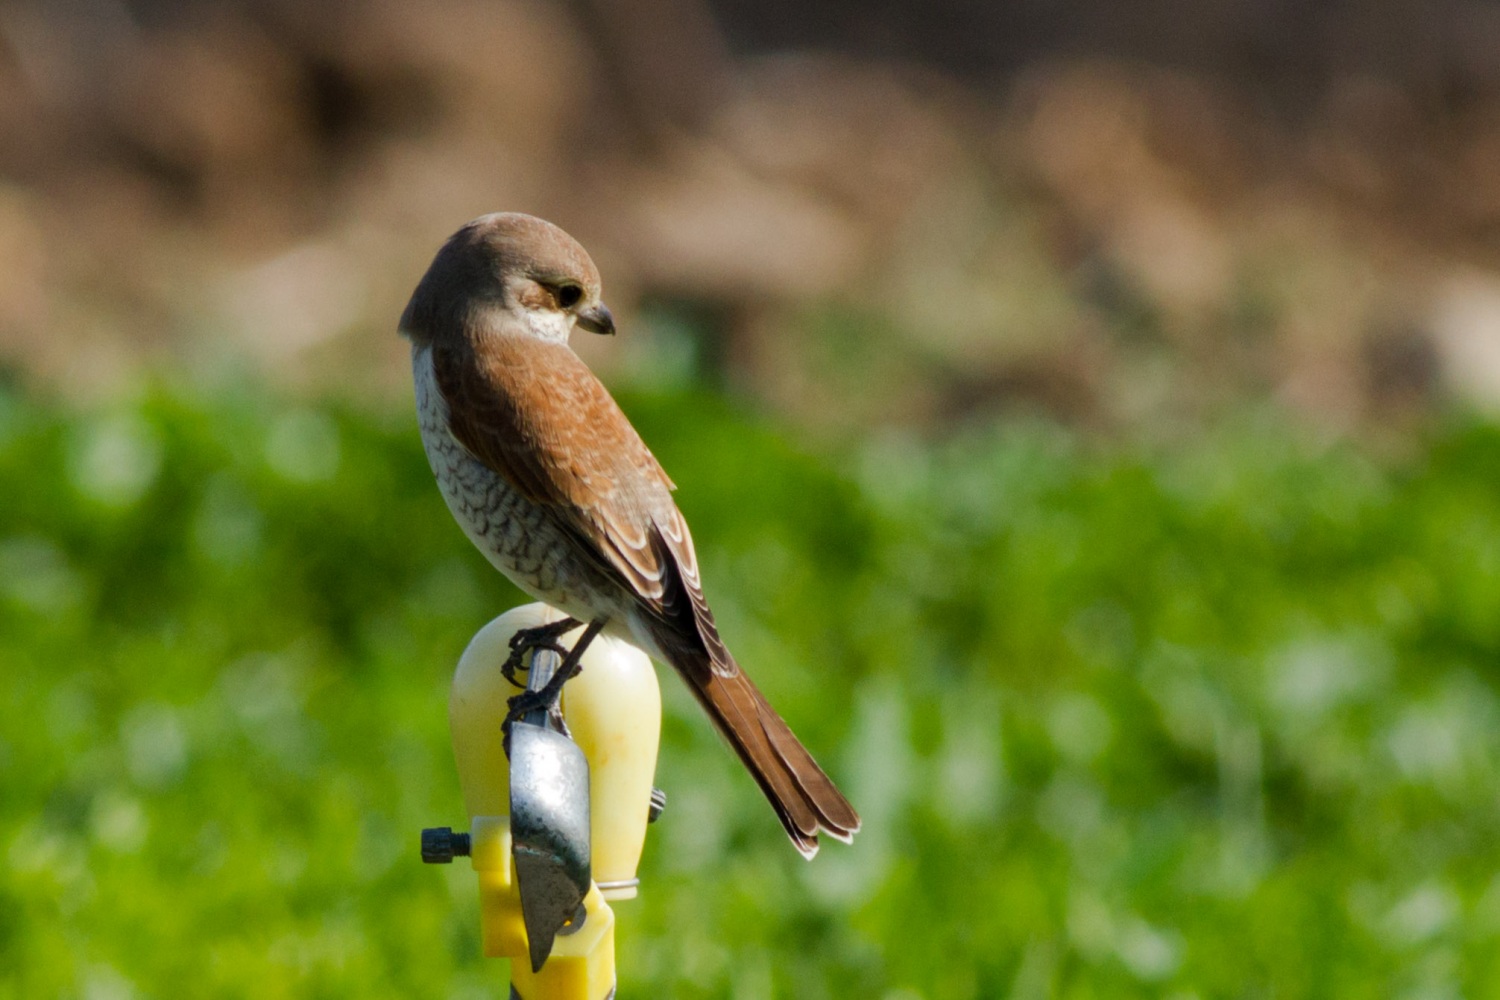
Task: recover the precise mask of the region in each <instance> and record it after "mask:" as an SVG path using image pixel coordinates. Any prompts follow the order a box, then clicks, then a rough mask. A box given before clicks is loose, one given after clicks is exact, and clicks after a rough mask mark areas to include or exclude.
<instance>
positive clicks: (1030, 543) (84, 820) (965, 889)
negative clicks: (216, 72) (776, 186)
mask: <svg viewBox="0 0 1500 1000" xmlns="http://www.w3.org/2000/svg"><path fill="white" fill-rule="evenodd" d="M629 403H630V405H628V406H627V409H628V410H629V411H630V412H631V413H632V415H633V416H634V417H635V419H636V420H637V422H638V424H639V426H640V427H641V428H642V430H643V432H644V434H645V436H646V437H647V439H648V440H649V441H651V442H652V443H653V445H654V446H655V447H656V450H657V452H658V454H659V456H660V457H661V458H662V460H663V462H664V464H665V465H666V466H667V468H668V469H669V470H670V471H671V472H672V474H673V475H674V476H675V477H676V479H677V481H678V483H679V484H680V485H681V487H682V491H681V503H682V505H683V507H684V510H685V511H686V512H687V515H688V518H689V520H690V521H691V522H692V524H693V525H694V528H695V532H696V534H697V537H698V540H699V548H700V551H701V552H702V555H703V559H704V562H705V572H706V576H707V581H708V586H709V596H710V598H711V599H712V600H713V602H714V604H715V607H716V609H717V610H718V613H719V616H720V618H721V623H722V625H723V628H724V632H725V634H726V636H727V637H728V638H729V640H730V641H731V643H732V644H733V645H734V647H735V648H736V650H737V654H738V656H739V658H740V660H741V661H742V662H743V663H745V664H747V665H748V667H749V669H750V670H751V671H752V672H753V673H754V675H755V676H756V678H757V679H758V680H759V681H760V682H761V684H762V686H763V687H764V688H765V689H766V691H767V693H768V694H769V696H770V697H771V698H772V700H773V701H774V702H775V703H776V704H777V705H778V706H780V707H781V709H782V711H783V713H784V714H785V715H786V716H787V717H788V719H789V720H790V721H791V722H792V724H793V726H794V728H796V729H797V730H798V732H799V733H800V734H801V735H802V736H803V738H804V739H805V740H806V742H807V743H808V744H809V745H810V746H811V747H813V748H814V750H815V752H818V753H819V755H820V756H821V757H822V758H823V759H824V761H825V762H826V764H827V765H828V767H829V769H830V770H831V771H832V772H833V773H834V774H835V775H836V776H838V777H839V778H840V780H841V782H842V783H843V784H844V785H845V786H846V788H847V790H848V791H849V793H850V796H851V798H852V799H853V800H854V801H855V803H856V804H857V805H858V806H859V807H860V809H861V811H862V813H863V815H864V817H865V829H864V832H862V833H861V835H860V836H859V838H857V840H856V843H855V845H854V846H853V847H852V848H846V847H843V846H841V845H837V844H834V845H829V846H828V847H827V848H826V849H825V850H824V852H823V854H822V855H821V856H820V857H819V858H817V859H816V861H814V862H813V863H812V864H806V863H804V862H803V861H802V860H801V859H800V858H798V857H797V856H796V855H795V853H794V852H793V851H792V850H791V848H790V847H789V846H788V845H787V844H786V843H785V841H784V838H783V837H782V835H781V833H780V831H779V828H778V827H777V825H776V823H775V821H774V820H773V818H772V816H771V813H770V811H769V810H768V809H767V808H766V807H765V806H764V804H763V803H762V801H761V800H760V798H759V796H758V794H757V792H756V791H755V789H754V787H753V785H752V784H751V782H750V781H749V780H747V779H746V778H745V777H744V776H743V775H742V774H740V773H738V769H737V767H736V765H735V764H734V762H733V761H732V760H731V759H730V758H729V755H728V754H727V753H725V752H724V751H723V750H722V749H721V748H720V747H719V745H718V741H717V739H716V738H715V737H714V736H713V735H712V733H711V732H710V730H709V729H708V727H707V725H706V723H705V722H704V721H703V720H702V719H701V718H700V716H699V714H698V712H697V711H696V709H695V708H694V707H693V706H692V705H691V704H690V700H689V699H688V698H687V697H686V696H685V694H684V692H683V691H682V690H681V687H680V685H678V684H676V683H675V681H672V680H670V679H668V680H667V681H666V683H664V685H663V688H664V692H665V693H666V695H667V704H668V719H667V724H666V730H665V734H664V746H663V759H662V763H661V767H660V773H659V783H660V784H661V785H662V786H663V787H665V788H666V789H667V790H668V792H669V794H670V796H671V804H670V806H669V808H668V811H667V814H666V816H665V817H664V819H663V821H662V823H660V824H658V825H657V826H656V827H654V828H653V832H652V835H651V838H650V841H649V843H648V846H647V856H646V861H645V865H644V870H643V872H642V875H643V878H644V889H643V892H642V896H641V898H640V899H639V900H637V901H635V902H629V903H623V904H620V905H619V906H618V907H617V908H616V910H617V913H618V915H619V917H620V922H621V923H620V940H619V950H620V971H621V977H622V981H621V989H620V995H621V996H622V997H644V996H673V997H689V998H691V997H718V996H725V997H734V998H737V1000H738V998H752V997H762V996H770V995H776V996H784V997H798V998H819V997H861V998H865V997H877V998H887V1000H910V998H918V997H922V998H932V1000H938V998H969V997H974V998H981V997H982V998H988V997H999V996H1016V997H1050V996H1059V997H1068V998H1086V997H1104V996H1109V997H1116V996H1119V997H1135V996H1139V997H1156V996H1163V995H1176V996H1181V997H1187V996H1193V995H1196V996H1201V997H1218V996H1235V997H1240V996H1276V997H1278V998H1283V1000H1286V998H1298V997H1309V998H1310V997H1323V996H1341V997H1343V996H1369V997H1390V996H1398V995H1401V996H1419V995H1420V996H1450V995H1452V996H1457V995H1484V994H1489V993H1493V992H1496V991H1497V990H1500V961H1497V959H1496V958H1495V956H1496V955H1500V948H1497V944H1500V875H1497V872H1500V846H1497V845H1500V797H1497V795H1496V788H1497V787H1500V784H1497V779H1500V701H1497V690H1496V688H1497V671H1496V664H1497V662H1500V614H1497V612H1496V609H1497V608H1500V493H1497V490H1496V486H1495V484H1496V483H1497V482H1500V431H1497V430H1496V429H1494V428H1487V427H1471V428H1455V429H1451V430H1449V431H1446V432H1444V433H1443V434H1441V435H1439V436H1437V437H1436V438H1435V439H1434V440H1432V441H1430V442H1428V443H1427V445H1426V446H1424V448H1423V450H1422V452H1421V454H1420V455H1419V457H1417V458H1414V459H1409V460H1405V461H1401V462H1390V461H1386V462H1377V461H1373V460H1371V459H1370V458H1369V457H1368V456H1366V455H1364V454H1362V453H1361V452H1359V451H1358V450H1356V449H1353V448H1351V447H1333V448H1329V447H1323V446H1318V445H1315V444H1314V443H1312V442H1310V441H1309V440H1307V439H1305V438H1303V437H1302V436H1300V435H1299V434H1298V433H1296V432H1295V431H1293V430H1291V429H1288V428H1287V427H1285V426H1283V425H1280V424H1278V423H1277V422H1276V421H1274V420H1270V419H1266V418H1263V417H1260V416H1257V415H1250V416H1247V417H1245V418H1244V419H1243V420H1241V421H1240V422H1238V423H1232V424H1226V425H1224V426H1222V427H1220V428H1219V429H1217V430H1216V431H1215V432H1213V433H1212V434H1210V435H1208V436H1207V437H1206V438H1204V439H1201V440H1195V441H1192V442H1189V443H1186V444H1180V445H1178V446H1176V447H1174V448H1172V449H1161V448H1151V447H1146V446H1133V445H1116V446H1114V447H1111V448H1109V449H1102V448H1100V447H1099V446H1096V445H1090V444H1087V443H1085V442H1083V441H1081V440H1080V439H1078V438H1075V437H1073V436H1070V435H1069V434H1067V433H1065V432H1062V431H1059V430H1057V429H1055V428H1051V427H1047V426H1042V425H1032V424H1007V425H1002V426H999V427H994V428H990V429H984V430H974V431H970V432H966V433H963V434H960V435H958V436H956V437H955V438H952V439H950V440H947V441H945V442H942V443H938V444H933V443H929V442H923V441H919V440H917V439H915V438H903V437H901V436H889V437H884V438H881V439H879V440H877V441H874V442H872V443H870V444H868V445H867V446H865V447H863V448H861V449H857V450H849V451H846V452H843V453H840V454H836V455H834V456H831V457H830V456H826V455H825V456H810V455H807V454H802V453H799V452H798V451H796V450H795V449H794V448H792V447H791V446H790V445H789V444H788V443H787V439H786V437H785V436H783V435H780V434H778V433H776V432H774V431H771V430H768V429H766V428H764V427H759V426H755V425H753V424H751V423H749V422H747V421H746V420H745V419H744V417H743V416H741V415H738V414H736V413H733V412H731V411H729V410H727V409H726V408H725V407H724V405H723V404H722V402H719V401H717V400H715V399H713V398H703V397H690V396H671V397H658V398H642V399H636V400H632V401H629ZM0 497H3V499H0V665H3V669H4V681H3V683H0V776H3V781H0V998H12V997H14V998H21V997H25V998H33V997H52V996H85V997H89V998H128V997H132V996H212V997H235V996H244V997H255V998H266V997H281V996H296V997H304V996H305V997H322V996H329V997H332V996H359V997H375V996H464V997H469V996H475V997H477V996H485V995H502V996H503V995H504V989H503V983H504V972H503V966H502V965H501V964H500V963H494V962H487V961H485V960H483V959H481V958H480V957H479V956H478V940H477V907H476V902H475V887H474V881H473V877H472V875H471V874H470V873H469V871H468V870H467V866H466V865H463V864H462V863H460V864H458V865H454V866H452V867H451V868H447V869H436V868H428V867H424V866H422V865H421V864H419V863H418V861H417V856H416V835H417V831H418V830H419V829H420V828H421V827H423V826H428V825H439V824H445V823H447V824H452V825H462V823H463V817H462V816H461V806H460V802H459V797H458V791H457V781H456V778H455V776H454V774H453V767H452V763H451V759H450V757H449V751H448V747H447V732H446V712H445V702H446V689H447V679H448V676H449V673H450V671H451V668H452V665H453V663H454V662H455V660H456V658H457V655H458V653H459V651H460V650H461V649H462V647H463V645H464V644H465V642H466V641H467V640H468V638H469V636H470V634H471V633H472V632H473V631H474V630H475V629H477V628H478V627H479V626H480V625H481V624H483V623H484V622H485V621H486V620H488V619H489V618H490V617H491V616H493V615H494V614H496V613H498V612H499V611H501V610H503V609H504V608H506V607H508V606H511V605H513V604H516V603H519V602H520V601H521V600H522V598H521V596H520V595H519V594H517V593H516V592H515V591H513V590H512V589H511V588H510V587H509V585H508V584H506V583H505V582H504V581H503V580H501V579H500V578H499V577H498V576H497V575H496V574H495V573H493V572H492V571H490V570H489V568H488V566H487V565H486V564H485V563H484V562H483V561H482V560H481V559H480V557H479V556H478V555H477V554H476V553H474V552H473V551H472V550H470V548H469V547H468V545H467V543H466V542H465V541H464V539H463V538H462V536H461V535H460V534H459V532H458V530H457V529H456V527H454V525H453V524H452V522H451V520H450V519H449V517H448V515H447V512H446V511H445V510H444V508H443V506H442V503H441V501H440V499H439V498H438V495H437V492H436V490H435V488H434V487H433V485H432V481H431V477H430V475H429V473H428V471H427V469H426V467H425V464H424V461H423V458H422V456H421V452H420V448H419V446H418V443H417V437H416V432H415V428H414V426H413V421H412V420H411V419H410V418H409V417H408V416H407V415H406V414H404V413H401V414H395V415H386V416H371V415H369V414H361V413H356V412H352V411H347V410H341V409H338V408H309V407H306V406H302V405H296V404H292V403H289V402H287V401H284V400H279V399H275V398H272V397H270V396H268V395H265V394H263V393H257V392H250V391H246V392H244V393H243V394H241V395H237V396H236V395H233V394H231V395H229V396H221V397H219V398H215V399H200V398H193V397H192V396H190V395H186V394H181V393H171V392H158V393H156V394H153V395H150V396H149V397H147V398H145V399H144V400H142V401H141V402H139V403H138V404H135V405H131V406H125V407H121V408H118V409H115V410H113V411H110V412H104V413H90V414H81V413H75V412H72V411H69V410H67V409H65V408H62V407H58V406H56V405H52V404H48V403H45V402H40V401H36V400H30V399H26V398H23V397H19V396H16V395H9V396H5V395H0Z"/></svg>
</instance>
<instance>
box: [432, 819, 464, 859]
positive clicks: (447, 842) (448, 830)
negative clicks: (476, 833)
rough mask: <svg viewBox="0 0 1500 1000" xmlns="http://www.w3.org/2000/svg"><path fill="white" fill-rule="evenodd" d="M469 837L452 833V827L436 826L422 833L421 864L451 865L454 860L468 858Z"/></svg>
mask: <svg viewBox="0 0 1500 1000" xmlns="http://www.w3.org/2000/svg"><path fill="white" fill-rule="evenodd" d="M469 847H470V841H469V835H468V834H467V833H454V832H453V828H452V827H448V826H437V827H430V828H428V829H426V830H423V831H422V863H423V864H427V865H447V864H452V863H453V859H454V858H466V857H468V856H469Z"/></svg>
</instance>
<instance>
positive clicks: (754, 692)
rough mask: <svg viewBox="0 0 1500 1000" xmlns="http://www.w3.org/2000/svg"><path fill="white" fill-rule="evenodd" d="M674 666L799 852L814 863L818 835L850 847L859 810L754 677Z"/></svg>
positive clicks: (696, 666)
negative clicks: (774, 706) (754, 782)
mask: <svg viewBox="0 0 1500 1000" xmlns="http://www.w3.org/2000/svg"><path fill="white" fill-rule="evenodd" d="M730 662H731V664H732V663H733V661H730ZM674 666H678V672H679V673H681V674H682V675H683V677H684V678H685V679H686V680H687V682H688V686H689V687H690V688H692V690H693V694H695V695H696V696H697V698H698V701H699V702H700V703H701V704H702V705H703V707H704V708H705V709H707V710H708V714H709V716H710V717H711V718H712V719H713V721H714V725H715V727H716V728H717V729H718V730H719V732H720V733H721V734H722V735H723V736H724V738H725V739H726V740H727V741H728V742H729V745H730V746H731V747H732V748H733V749H734V752H735V753H736V754H737V755H738V756H739V758H740V760H741V761H742V762H744V765H745V767H746V769H747V770H749V772H750V774H751V775H752V776H753V777H754V778H755V781H756V784H758V785H760V790H761V791H762V792H764V793H765V796H766V798H767V799H769V800H770V803H771V807H772V808H773V809H775V810H776V815H777V816H778V817H780V819H781V825H782V826H784V827H786V832H787V835H788V836H789V837H791V838H792V843H793V844H795V845H796V847H797V850H799V851H801V852H802V854H803V855H805V856H806V857H809V858H810V857H812V856H813V855H814V854H816V853H817V852H818V832H819V830H822V831H825V832H826V833H828V835H829V836H831V837H835V838H837V839H838V840H842V841H845V842H846V843H847V842H848V841H849V840H850V838H852V837H853V836H854V834H855V833H857V832H858V831H859V816H858V815H857V814H856V813H855V811H854V807H853V806H851V805H850V804H849V800H848V799H846V798H844V796H843V793H841V792H840V791H839V790H838V788H836V787H835V786H834V784H833V781H832V779H830V778H829V777H828V775H827V774H825V773H824V772H823V769H822V768H821V767H819V766H818V763H817V761H815V760H813V757H812V754H810V753H808V752H807V748H806V747H804V746H803V745H802V744H801V742H799V741H798V739H797V737H796V735H795V734H793V732H792V730H791V728H790V727H788V726H787V724H786V723H785V722H783V721H782V719H781V716H779V715H777V714H776V710H775V709H774V708H772V707H771V706H770V704H769V703H768V702H767V701H766V699H765V696H764V695H762V694H761V693H760V690H759V689H758V688H756V686H755V685H754V684H753V683H751V681H750V678H748V677H746V676H745V675H744V674H743V673H742V672H740V671H739V669H738V668H737V667H735V668H734V672H733V673H729V672H727V671H724V670H722V669H721V670H715V669H713V668H712V667H711V666H709V664H707V663H703V664H693V665H692V666H689V667H687V668H686V669H684V668H683V667H682V666H680V665H677V664H674Z"/></svg>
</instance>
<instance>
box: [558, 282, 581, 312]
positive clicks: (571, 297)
mask: <svg viewBox="0 0 1500 1000" xmlns="http://www.w3.org/2000/svg"><path fill="white" fill-rule="evenodd" d="M582 298H583V289H582V288H579V287H578V286H577V285H560V286H558V289H557V304H558V305H560V306H562V307H563V308H564V309H571V308H573V307H574V306H576V305H577V304H578V300H579V299H582Z"/></svg>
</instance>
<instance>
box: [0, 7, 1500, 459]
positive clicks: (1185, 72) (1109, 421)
mask: <svg viewBox="0 0 1500 1000" xmlns="http://www.w3.org/2000/svg"><path fill="white" fill-rule="evenodd" d="M499 209H516V210H523V211H530V212H534V213H536V214H540V215H544V216H546V217H548V218H551V219H552V220H554V221H556V222H558V223H559V224H560V225H562V226H564V228H566V229H568V230H570V231H571V232H572V233H573V234H574V235H575V236H577V237H578V238H579V239H580V240H581V241H582V242H583V243H584V244H585V246H587V247H588V248H589V249H590V250H591V251H592V253H593V254H594V256H595V258H596V260H597V261H598V262H599V264H600V267H601V269H602V271H603V273H604V276H605V292H606V298H607V300H608V301H610V302H611V303H612V305H613V306H614V308H615V309H616V311H617V312H619V313H621V314H623V317H624V321H625V322H624V330H625V335H624V336H622V337H620V338H616V340H615V341H614V342H609V343H600V342H598V341H593V340H590V342H589V343H586V344H582V345H580V347H581V349H582V350H584V351H585V352H586V353H587V356H588V357H589V359H590V360H591V361H593V362H594V363H595V364H596V365H598V366H599V367H600V368H601V370H602V371H603V373H604V375H605V377H606V380H608V381H610V382H611V384H631V383H636V384H644V385H651V384H664V383H671V382H676V381H683V380H690V379H706V380H709V381H711V382H717V383H719V384H723V385H726V386H728V387H730V388H731V389H733V390H735V391H738V392H742V393H745V394H747V395H749V396H751V397H753V398H756V399H760V400H763V401H764V402H765V404H766V405H768V406H771V407H774V408H778V409H781V410H783V411H785V412H787V413H789V414H792V415H794V416H796V417H798V418H801V419H805V420H807V421H808V422H809V423H818V424H820V425H823V426H828V427H832V428H841V427H843V428H857V427H864V426H867V425H869V424H870V423H872V422H884V421H901V422H907V421H911V422H918V423H922V424H933V423H938V422H943V421H948V420H952V419H956V418H963V417H966V416H969V415H972V414H986V413H990V412H994V411H997V410H1000V411H1005V410H1012V409H1016V410H1041V411H1044V412H1047V413H1051V414H1056V415H1059V416H1061V417H1063V418H1065V419H1068V420H1071V421H1076V422H1080V423H1084V424H1090V425H1098V426H1101V427H1105V428H1109V427H1117V426H1124V425H1133V424H1138V423H1141V422H1151V423H1158V424H1163V425H1166V426H1173V425H1175V424H1176V423H1177V422H1179V421H1193V420H1196V419H1199V418H1201V417H1203V416H1205V415H1212V414H1214V413H1216V412H1219V411H1221V410H1222V409H1224V408H1226V407H1231V406H1236V405H1239V404H1241V403H1242V402H1243V401H1245V400H1247V399H1250V400H1254V399H1270V400H1275V401H1278V402H1280V403H1284V404H1285V405H1287V406H1289V407H1291V408H1293V409H1295V410H1296V411H1298V412H1301V413H1304V414H1306V415H1308V416H1309V417H1311V418H1313V419H1315V420H1317V421H1319V422H1321V423H1323V424H1325V425H1327V426H1328V427H1331V428H1334V429H1344V428H1371V427H1389V426H1404V425H1405V424H1407V423H1408V422H1409V421H1410V419H1411V418H1412V417H1413V416H1416V415H1420V414H1423V413H1429V412H1433V411H1434V410H1435V409H1439V408H1442V407H1445V406H1448V405H1453V404H1457V405H1461V406H1477V407H1480V408H1500V7H1496V6H1495V5H1492V4H1488V3H1475V2H1431V3H1424V4H1416V3H1397V2H1390V0H1351V2H1347V3H1342V4H1296V3H1284V2H1283V3H1275V2H1273V3H1266V2H1260V0H1253V2H1252V0H1209V2H1193V3H1188V2H1183V0H1150V2H1145V3H1136V4H1131V5H1128V6H1122V5H1119V4H1116V3H1112V2H1109V0H1066V2H1049V3H1041V2H1037V0H1028V2H1023V3H1017V4H1010V5H998V4H984V3H976V2H972V0H941V2H936V3H934V2H922V3H919V2H917V0H886V2H881V3H873V4H872V3H855V2H851V0H838V2H827V3H805V2H796V0H769V2H761V0H714V2H707V3H703V2H695V0H644V2H637V3H626V2H623V0H577V2H574V3H556V4H546V3H515V2H467V0H439V2H428V3H421V4H405V3H397V2H375V3H354V2H322V3H297V2H292V0H239V2H206V3H194V2H187V0H175V2H174V0H135V2H120V0H5V2H4V3H3V5H0V364H3V365H5V366H8V367H9V368H11V369H12V370H13V371H15V372H17V373H19V377H20V378H22V379H23V380H26V381H29V382H37V383H39V384H42V385H47V386H51V387H57V388H60V389H61V390H62V391H64V392H65V393H67V394H69V395H74V394H76V395H82V396H85V397H87V396H91V395H97V394H100V393H104V394H108V393H112V392H118V391H121V389H122V387H125V388H128V387H130V386H132V385H135V384H138V383H139V381H140V380H141V379H142V378H143V377H147V375H148V374H149V373H150V372H152V371H153V370H159V369H161V368H162V367H163V366H166V367H169V368H171V369H172V370H173V371H175V372H179V373H181V372H187V373H189V374H190V375H191V377H194V378H198V377H202V378H210V379H211V378H218V377H223V376H224V375H225V373H235V372H239V371H241V370H242V368H243V367H244V365H245V363H246V359H248V360H249V362H250V363H251V365H252V366H253V367H255V368H258V369H259V370H261V371H262V372H264V373H265V374H266V376H267V377H270V378H273V379H276V380H280V381H284V382H286V383H287V384H289V385H292V386H301V387H314V388H316V389H317V390H318V391H325V390H327V389H328V388H329V387H330V386H333V387H335V388H336V391H347V392H350V393H357V394H369V393H372V392H373V393H377V394H381V395H386V396H389V397H391V398H392V399H396V398H399V397H400V395H401V394H402V393H405V392H408V391H409V389H407V388H406V378H407V375H406V355H405V352H404V350H403V347H402V345H401V343H400V342H399V341H397V340H396V339H395V336H394V325H395V318H396V316H397V315H398V314H399V312H400V309H401V307H402V305H403V303H404V301H405V298H406V296H407V294H408V293H409V291H410V289H411V287H412V286H413V285H414V283H415V281H416V279H417V278H418V277H419V276H420V274H421V272H422V270H423V268H424V267H425V266H426V263H427V262H428V260H429V259H430V258H431V255H432V253H433V251H434V250H435V249H436V246H437V245H438V243H439V242H440V241H441V240H442V239H443V238H444V237H445V236H446V235H447V234H448V233H449V232H451V231H452V230H453V229H455V228H456V227H457V226H458V225H459V224H461V223H462V222H464V221H466V220H467V219H469V218H471V217H472V216H474V215H477V214H480V213H482V212H486V211H493V210H499Z"/></svg>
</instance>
